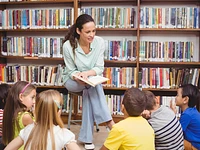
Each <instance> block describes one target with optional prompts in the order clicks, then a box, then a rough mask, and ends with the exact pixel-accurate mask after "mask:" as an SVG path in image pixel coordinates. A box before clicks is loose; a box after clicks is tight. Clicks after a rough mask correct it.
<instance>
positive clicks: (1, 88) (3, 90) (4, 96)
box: [0, 83, 10, 109]
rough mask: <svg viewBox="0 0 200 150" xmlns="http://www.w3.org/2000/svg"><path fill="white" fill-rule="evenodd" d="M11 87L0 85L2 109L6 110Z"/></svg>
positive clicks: (0, 104) (0, 106)
mask: <svg viewBox="0 0 200 150" xmlns="http://www.w3.org/2000/svg"><path fill="white" fill-rule="evenodd" d="M9 89H10V85H8V84H5V83H3V84H0V109H4V107H5V104H6V99H7V96H8V91H9Z"/></svg>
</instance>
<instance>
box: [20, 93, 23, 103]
mask: <svg viewBox="0 0 200 150" xmlns="http://www.w3.org/2000/svg"><path fill="white" fill-rule="evenodd" d="M22 97H23V96H22V93H20V94H19V99H20V100H21V102H22Z"/></svg>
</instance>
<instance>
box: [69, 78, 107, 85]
mask: <svg viewBox="0 0 200 150" xmlns="http://www.w3.org/2000/svg"><path fill="white" fill-rule="evenodd" d="M73 77H75V78H78V79H79V80H81V81H83V82H85V83H87V84H89V85H91V86H93V87H95V86H96V85H98V84H101V83H103V82H106V81H108V80H109V79H108V78H105V77H102V76H98V75H97V76H90V77H89V78H88V79H87V80H86V79H83V78H82V77H80V76H77V75H73Z"/></svg>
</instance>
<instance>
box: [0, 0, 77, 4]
mask: <svg viewBox="0 0 200 150" xmlns="http://www.w3.org/2000/svg"><path fill="white" fill-rule="evenodd" d="M73 2H74V0H47V1H41V0H40V1H19V2H0V5H22V4H27V5H30V4H63V3H73Z"/></svg>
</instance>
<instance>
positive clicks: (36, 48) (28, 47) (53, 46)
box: [1, 36, 63, 58]
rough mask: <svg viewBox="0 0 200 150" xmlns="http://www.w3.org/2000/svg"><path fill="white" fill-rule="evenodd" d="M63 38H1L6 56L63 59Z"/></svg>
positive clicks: (3, 52)
mask: <svg viewBox="0 0 200 150" xmlns="http://www.w3.org/2000/svg"><path fill="white" fill-rule="evenodd" d="M62 45H63V38H59V37H28V36H27V37H24V36H22V37H13V36H12V37H11V36H8V37H5V36H4V37H1V54H2V55H4V56H30V57H54V58H62V57H63V51H62Z"/></svg>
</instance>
